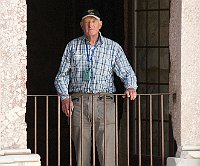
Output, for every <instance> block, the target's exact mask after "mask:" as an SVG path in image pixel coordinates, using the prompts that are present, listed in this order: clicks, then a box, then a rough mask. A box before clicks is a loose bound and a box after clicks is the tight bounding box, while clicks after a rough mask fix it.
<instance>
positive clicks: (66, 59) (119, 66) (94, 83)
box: [54, 34, 137, 100]
mask: <svg viewBox="0 0 200 166" xmlns="http://www.w3.org/2000/svg"><path fill="white" fill-rule="evenodd" d="M86 42H87V45H88V52H89V53H90V54H91V51H90V50H91V49H93V48H91V46H90V45H89V42H88V41H87V39H86V37H85V36H84V35H83V36H81V37H79V38H76V39H74V40H72V41H71V42H69V43H68V44H67V46H66V48H65V51H64V53H63V57H62V61H61V65H60V68H59V71H58V73H57V75H56V78H55V82H54V83H55V87H56V89H57V92H58V94H59V95H60V96H61V99H62V100H63V99H65V98H68V97H69V93H74V92H78V93H94V94H95V93H113V92H115V91H116V88H115V85H114V75H113V72H115V73H116V75H117V76H119V77H120V78H121V80H122V81H123V83H124V87H125V88H126V89H127V88H134V89H137V80H136V76H135V73H134V71H133V69H132V68H131V66H130V64H129V62H128V60H127V58H126V56H125V53H124V51H123V50H122V48H121V46H120V45H119V44H117V43H116V42H114V41H112V40H110V39H108V38H105V37H103V36H102V35H101V34H100V37H99V39H98V41H97V42H96V46H95V50H94V54H93V56H92V58H91V61H88V54H87V50H86V48H87V47H86ZM88 66H90V67H91V73H92V74H91V76H90V79H89V80H85V79H84V78H83V73H84V71H86V70H88Z"/></svg>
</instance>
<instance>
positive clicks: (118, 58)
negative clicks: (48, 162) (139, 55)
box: [55, 9, 137, 166]
mask: <svg viewBox="0 0 200 166" xmlns="http://www.w3.org/2000/svg"><path fill="white" fill-rule="evenodd" d="M80 26H81V28H82V30H83V32H84V35H83V36H81V37H79V38H76V39H73V40H72V41H71V42H69V43H68V44H67V46H66V48H65V51H64V54H63V57H62V61H61V65H60V69H59V71H58V74H57V76H56V78H55V87H56V89H57V91H58V94H59V95H60V96H61V100H62V110H63V112H64V113H65V114H66V116H67V117H69V116H71V117H72V139H73V141H74V145H75V151H76V160H77V165H78V166H79V165H84V166H89V165H91V142H92V141H91V127H92V119H93V115H94V120H95V141H96V146H97V151H98V158H99V161H100V164H101V165H104V162H105V163H106V165H107V166H115V102H114V98H113V95H112V94H113V93H114V92H115V86H114V76H113V74H114V72H115V73H116V75H117V76H119V77H120V78H121V80H122V81H123V83H124V87H125V89H126V91H125V95H126V96H127V97H130V99H131V100H134V99H135V98H136V95H137V92H136V89H137V81H136V76H135V73H134V71H133V70H132V68H131V66H130V64H129V62H128V60H127V58H126V56H125V54H124V52H123V50H122V48H121V47H120V46H119V44H117V43H116V42H114V41H112V40H110V39H108V38H105V37H103V36H102V35H101V33H100V29H101V27H102V21H101V19H100V14H99V12H98V10H96V9H90V10H87V11H85V12H84V13H83V14H82V18H81V22H80ZM89 94H91V95H89ZM105 95H106V97H104V96H105ZM80 96H82V97H80ZM92 96H93V97H92ZM104 99H106V111H105V112H106V116H104ZM82 100H83V106H82ZM82 108H83V109H82ZM93 111H94V114H93ZM82 112H83V115H82ZM80 117H81V118H80ZM104 117H106V140H104ZM80 119H82V121H80ZM81 122H82V123H83V125H82V126H83V132H81ZM82 133H83V136H82V135H81V134H82ZM81 138H83V140H82V139H81ZM104 141H105V144H106V146H105V147H106V148H105V149H104ZM81 149H82V150H81ZM82 152H83V155H81V153H82ZM104 152H105V153H106V158H105V159H104Z"/></svg>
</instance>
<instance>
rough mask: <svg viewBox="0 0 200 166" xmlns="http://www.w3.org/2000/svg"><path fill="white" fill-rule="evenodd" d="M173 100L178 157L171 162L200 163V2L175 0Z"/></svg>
mask: <svg viewBox="0 0 200 166" xmlns="http://www.w3.org/2000/svg"><path fill="white" fill-rule="evenodd" d="M170 61H171V66H170V92H171V93H174V95H173V98H172V99H171V101H170V103H171V105H170V113H171V115H172V125H173V133H174V138H175V140H176V143H177V146H178V150H177V153H176V157H169V158H168V159H167V166H177V165H180V166H199V165H200V129H199V126H200V2H199V0H189V1H188V0H172V1H171V11H170Z"/></svg>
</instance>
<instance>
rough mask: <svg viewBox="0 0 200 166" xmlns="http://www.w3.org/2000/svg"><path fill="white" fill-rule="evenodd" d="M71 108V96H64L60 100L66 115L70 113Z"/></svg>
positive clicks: (72, 105) (72, 106)
mask: <svg viewBox="0 0 200 166" xmlns="http://www.w3.org/2000/svg"><path fill="white" fill-rule="evenodd" d="M73 108H74V104H73V102H72V100H71V98H66V99H64V100H63V101H62V111H63V112H64V113H65V115H66V116H67V117H70V116H71V115H72V111H73Z"/></svg>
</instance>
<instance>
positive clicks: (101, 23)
mask: <svg viewBox="0 0 200 166" xmlns="http://www.w3.org/2000/svg"><path fill="white" fill-rule="evenodd" d="M102 25H103V22H102V21H100V29H101V27H102Z"/></svg>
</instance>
